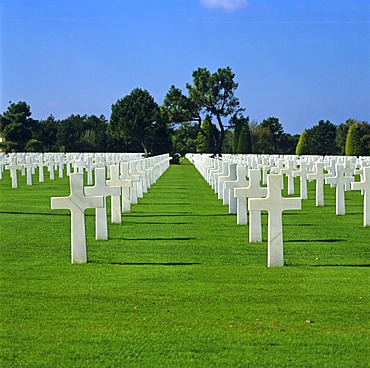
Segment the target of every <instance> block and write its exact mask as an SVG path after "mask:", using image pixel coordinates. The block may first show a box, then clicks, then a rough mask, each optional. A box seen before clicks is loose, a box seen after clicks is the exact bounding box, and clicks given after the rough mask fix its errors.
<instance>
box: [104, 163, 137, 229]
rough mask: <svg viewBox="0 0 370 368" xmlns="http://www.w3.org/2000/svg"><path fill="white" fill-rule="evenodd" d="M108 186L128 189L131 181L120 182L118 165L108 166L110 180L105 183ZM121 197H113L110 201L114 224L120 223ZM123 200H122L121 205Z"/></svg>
mask: <svg viewBox="0 0 370 368" xmlns="http://www.w3.org/2000/svg"><path fill="white" fill-rule="evenodd" d="M107 185H108V186H112V187H120V188H121V191H122V188H127V189H128V188H129V187H130V186H131V180H121V179H120V177H119V165H111V166H110V179H109V180H108V181H107ZM120 200H121V197H120V196H119V195H113V196H112V199H111V209H112V210H111V212H112V218H111V220H112V222H113V223H115V224H120V223H121V222H122V211H121V203H120ZM123 202H124V199H123V198H122V203H123Z"/></svg>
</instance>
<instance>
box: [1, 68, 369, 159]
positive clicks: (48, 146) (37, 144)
mask: <svg viewBox="0 0 370 368" xmlns="http://www.w3.org/2000/svg"><path fill="white" fill-rule="evenodd" d="M192 77H193V81H192V83H187V84H186V90H187V93H184V92H183V91H182V90H181V89H180V88H177V87H176V86H171V87H170V89H169V91H168V92H167V94H166V96H165V98H164V101H163V104H162V105H159V104H158V103H157V102H156V101H155V100H154V98H153V97H152V96H151V94H150V93H149V91H147V90H145V89H141V88H135V89H134V90H133V91H132V92H131V93H130V94H128V95H126V96H124V97H123V98H121V99H119V100H117V101H116V102H115V103H114V104H112V107H111V116H110V119H109V121H108V120H107V119H106V118H105V116H104V115H101V116H99V117H97V116H95V115H91V116H87V115H83V116H81V115H73V114H72V115H70V116H69V117H67V118H66V119H62V120H58V119H55V118H54V117H53V116H52V115H50V116H49V117H48V118H47V119H45V120H35V119H33V118H32V117H31V115H32V114H31V108H30V106H29V105H28V104H27V103H26V102H25V101H19V102H17V103H14V102H10V103H9V106H8V108H7V110H6V111H5V112H3V114H1V115H0V138H1V140H2V141H1V142H0V149H2V150H3V151H5V152H12V151H25V152H73V151H78V152H144V153H145V154H146V155H147V156H148V155H156V154H161V153H167V152H170V153H172V154H175V153H179V154H181V155H184V154H185V153H187V152H189V153H191V152H198V153H201V152H207V153H214V154H221V153H241V154H242V153H244V154H246V153H261V154H298V155H303V154H304V155H306V154H313V155H337V154H340V155H369V153H370V125H369V124H368V123H367V122H365V121H357V120H354V119H348V120H347V121H346V122H344V123H341V124H339V125H338V126H337V125H334V124H333V123H331V122H330V121H323V120H322V121H319V122H318V124H317V125H315V126H313V127H312V128H310V129H305V130H304V131H303V132H302V134H301V135H291V134H289V133H286V132H284V128H283V125H282V124H281V123H280V121H279V119H278V118H277V117H268V118H266V119H264V120H263V121H262V122H260V123H258V122H255V121H251V122H250V121H249V117H248V116H245V109H244V108H242V107H241V106H240V103H239V99H238V98H237V97H236V95H235V92H236V90H237V87H238V83H236V82H235V80H234V79H235V74H234V73H233V72H232V70H231V68H230V67H226V68H219V69H218V70H217V71H216V72H214V73H211V72H210V71H209V70H208V69H206V68H198V69H197V70H195V71H194V72H193V74H192Z"/></svg>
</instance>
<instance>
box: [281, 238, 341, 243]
mask: <svg viewBox="0 0 370 368" xmlns="http://www.w3.org/2000/svg"><path fill="white" fill-rule="evenodd" d="M346 241H347V240H343V239H294V240H284V243H341V242H343V243H344V242H346Z"/></svg>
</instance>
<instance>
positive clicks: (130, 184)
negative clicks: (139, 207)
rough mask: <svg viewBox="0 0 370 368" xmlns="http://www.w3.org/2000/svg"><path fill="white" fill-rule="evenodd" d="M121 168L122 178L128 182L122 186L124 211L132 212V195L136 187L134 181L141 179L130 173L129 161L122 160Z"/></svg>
mask: <svg viewBox="0 0 370 368" xmlns="http://www.w3.org/2000/svg"><path fill="white" fill-rule="evenodd" d="M120 169H121V175H120V179H121V180H122V181H124V182H125V183H126V185H125V187H122V212H130V211H131V195H132V191H133V188H134V181H136V180H139V179H138V177H136V176H135V177H132V176H131V175H130V168H129V164H128V162H121V164H120ZM135 189H136V188H135Z"/></svg>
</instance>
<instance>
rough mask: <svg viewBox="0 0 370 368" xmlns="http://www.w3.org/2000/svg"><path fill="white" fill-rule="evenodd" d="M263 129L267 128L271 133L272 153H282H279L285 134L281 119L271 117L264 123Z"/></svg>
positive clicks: (262, 124)
mask: <svg viewBox="0 0 370 368" xmlns="http://www.w3.org/2000/svg"><path fill="white" fill-rule="evenodd" d="M261 128H267V129H269V130H270V132H271V142H270V143H271V147H270V153H282V152H279V148H280V147H279V143H280V139H281V136H282V135H283V134H284V129H283V126H282V125H281V124H280V122H279V119H278V118H275V117H269V118H267V119H265V120H263V121H262V123H261Z"/></svg>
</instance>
